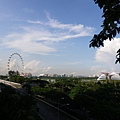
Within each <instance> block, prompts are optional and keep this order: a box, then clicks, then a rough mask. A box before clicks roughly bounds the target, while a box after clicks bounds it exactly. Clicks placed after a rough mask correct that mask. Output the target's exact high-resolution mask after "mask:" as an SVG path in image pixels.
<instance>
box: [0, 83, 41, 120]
mask: <svg viewBox="0 0 120 120" xmlns="http://www.w3.org/2000/svg"><path fill="white" fill-rule="evenodd" d="M2 86H4V85H2ZM35 106H36V102H35V99H34V98H33V97H32V96H30V95H26V96H23V95H20V94H19V93H17V92H16V91H15V90H14V89H12V88H11V87H9V86H4V88H3V89H2V91H1V93H0V120H39V119H40V118H39V116H38V114H37V111H36V107H35Z"/></svg>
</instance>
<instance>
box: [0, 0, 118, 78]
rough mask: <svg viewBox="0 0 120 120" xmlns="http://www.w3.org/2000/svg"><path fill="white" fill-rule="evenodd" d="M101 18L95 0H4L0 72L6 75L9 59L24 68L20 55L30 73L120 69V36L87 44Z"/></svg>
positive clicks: (94, 72) (85, 73) (0, 12)
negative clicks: (119, 55)
mask: <svg viewBox="0 0 120 120" xmlns="http://www.w3.org/2000/svg"><path fill="white" fill-rule="evenodd" d="M101 16H102V10H101V9H99V7H98V6H97V5H96V4H95V3H94V1H93V0H0V74H7V72H8V63H9V66H10V69H11V70H14V69H17V68H16V67H15V66H19V69H22V61H21V58H22V60H23V62H24V69H23V71H24V73H32V75H40V74H73V75H74V76H76V75H83V76H93V75H99V74H101V72H113V71H114V72H119V71H120V69H119V64H115V54H116V51H117V50H118V48H119V46H120V42H119V41H120V37H119V36H117V37H116V38H115V39H114V40H112V41H109V40H107V41H105V43H104V44H105V46H104V47H101V48H97V49H96V48H95V49H94V48H89V44H90V40H91V39H92V37H93V36H94V34H97V33H99V32H100V30H101V29H102V28H101V24H102V21H103V18H101ZM13 53H18V54H19V55H20V56H21V57H20V56H18V55H17V54H14V55H12V54H13ZM11 55H12V57H10V56H11ZM8 61H10V62H8Z"/></svg>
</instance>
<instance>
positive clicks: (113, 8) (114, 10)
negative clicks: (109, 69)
mask: <svg viewBox="0 0 120 120" xmlns="http://www.w3.org/2000/svg"><path fill="white" fill-rule="evenodd" d="M94 1H95V4H98V6H99V7H100V9H102V10H103V15H102V18H104V20H103V24H102V25H101V27H102V31H101V32H100V33H99V34H95V35H94V37H93V38H92V40H91V41H90V47H100V46H102V47H103V46H104V40H107V39H109V40H110V41H111V40H112V39H113V38H114V37H115V36H116V35H117V34H119V33H120V0H94ZM118 52H119V53H120V50H119V51H118ZM117 62H120V56H119V59H117V60H116V63H117Z"/></svg>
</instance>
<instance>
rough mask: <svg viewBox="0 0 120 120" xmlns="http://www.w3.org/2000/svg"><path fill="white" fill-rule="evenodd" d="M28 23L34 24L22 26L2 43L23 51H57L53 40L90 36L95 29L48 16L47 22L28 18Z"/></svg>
mask: <svg viewBox="0 0 120 120" xmlns="http://www.w3.org/2000/svg"><path fill="white" fill-rule="evenodd" d="M22 22H25V21H22ZM27 23H29V25H30V24H32V26H31V27H30V26H29V27H21V28H20V29H19V31H18V32H17V31H16V32H14V33H11V34H9V35H7V36H6V37H4V39H3V44H2V45H4V46H5V47H8V48H12V49H17V50H21V51H23V52H29V53H37V54H45V53H49V52H55V51H57V49H56V48H55V46H53V44H52V43H53V42H59V41H65V40H69V39H71V38H78V37H83V36H90V35H92V33H93V31H94V28H92V27H86V26H84V25H81V24H78V25H77V24H63V23H60V22H58V21H57V20H53V19H51V18H48V21H47V22H42V21H31V20H28V21H27ZM36 24H37V25H36ZM54 45H55V44H54Z"/></svg>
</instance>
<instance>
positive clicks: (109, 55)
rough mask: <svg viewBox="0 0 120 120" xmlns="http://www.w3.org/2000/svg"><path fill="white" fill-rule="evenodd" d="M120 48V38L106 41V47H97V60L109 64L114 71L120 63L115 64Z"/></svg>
mask: <svg viewBox="0 0 120 120" xmlns="http://www.w3.org/2000/svg"><path fill="white" fill-rule="evenodd" d="M119 48H120V38H115V39H114V40H112V41H109V40H107V41H105V42H104V47H101V48H99V49H97V51H96V56H95V57H96V61H98V62H102V63H105V64H106V65H109V67H110V69H111V70H112V71H115V70H116V69H117V67H118V66H119V65H115V60H116V58H115V55H116V52H117V50H118V49H119Z"/></svg>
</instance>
